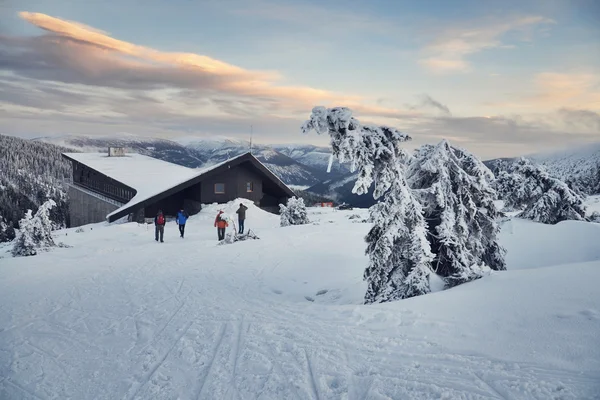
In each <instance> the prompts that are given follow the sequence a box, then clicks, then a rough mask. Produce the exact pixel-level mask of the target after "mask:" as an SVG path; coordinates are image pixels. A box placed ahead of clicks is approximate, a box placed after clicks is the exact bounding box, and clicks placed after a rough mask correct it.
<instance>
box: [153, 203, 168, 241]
mask: <svg viewBox="0 0 600 400" xmlns="http://www.w3.org/2000/svg"><path fill="white" fill-rule="evenodd" d="M166 222H167V219H166V218H165V216H164V215H163V212H162V210H158V214H157V215H156V217H154V226H155V228H154V239H155V240H156V241H157V242H158V236H159V233H160V242H161V243H163V235H164V234H165V223H166Z"/></svg>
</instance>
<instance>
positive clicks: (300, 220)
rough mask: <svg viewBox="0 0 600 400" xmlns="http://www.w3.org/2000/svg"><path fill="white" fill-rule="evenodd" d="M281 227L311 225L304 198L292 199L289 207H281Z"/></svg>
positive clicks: (289, 201) (288, 204)
mask: <svg viewBox="0 0 600 400" xmlns="http://www.w3.org/2000/svg"><path fill="white" fill-rule="evenodd" d="M279 214H280V225H281V226H290V225H304V224H308V223H310V221H309V220H308V213H307V211H306V205H304V199H303V198H296V197H292V198H290V199H289V200H288V202H287V205H283V204H280V205H279Z"/></svg>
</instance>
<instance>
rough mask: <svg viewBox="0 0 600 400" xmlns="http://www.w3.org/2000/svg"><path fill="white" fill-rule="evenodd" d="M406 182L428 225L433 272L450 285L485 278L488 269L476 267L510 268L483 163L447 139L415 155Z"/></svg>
mask: <svg viewBox="0 0 600 400" xmlns="http://www.w3.org/2000/svg"><path fill="white" fill-rule="evenodd" d="M407 180H408V182H409V185H410V187H411V189H412V190H413V191H414V193H415V195H416V196H417V197H418V199H419V201H420V203H421V205H422V206H423V211H424V215H425V219H426V220H427V223H428V235H427V238H428V240H429V243H430V245H431V250H432V252H433V253H434V254H435V258H434V259H433V262H432V265H433V270H434V271H435V272H436V273H437V274H438V275H440V276H441V277H443V278H444V279H445V280H446V283H447V286H448V287H451V286H455V285H457V284H460V283H464V282H467V281H470V280H473V279H477V278H479V277H481V276H482V275H481V274H483V273H484V271H485V270H484V269H482V268H479V267H476V266H477V265H486V266H487V267H489V268H491V269H493V270H504V269H506V267H505V262H504V255H505V250H504V249H503V248H502V247H500V245H499V244H498V234H499V233H500V227H499V226H498V223H497V222H496V220H497V218H498V216H499V215H498V210H497V209H496V206H495V204H494V199H495V198H496V193H495V190H494V189H493V187H492V183H493V181H494V175H493V174H492V172H491V171H490V170H489V169H488V168H487V167H486V166H485V165H484V164H483V162H481V161H480V160H479V159H478V158H477V157H475V156H474V155H473V154H470V153H468V152H467V151H466V150H463V149H458V148H455V147H452V146H450V144H449V143H448V142H447V141H446V140H443V141H442V142H440V143H439V144H438V145H436V146H431V145H424V146H422V147H421V148H420V149H418V150H417V151H416V152H415V155H414V157H413V158H412V159H411V161H410V164H409V167H408V170H407Z"/></svg>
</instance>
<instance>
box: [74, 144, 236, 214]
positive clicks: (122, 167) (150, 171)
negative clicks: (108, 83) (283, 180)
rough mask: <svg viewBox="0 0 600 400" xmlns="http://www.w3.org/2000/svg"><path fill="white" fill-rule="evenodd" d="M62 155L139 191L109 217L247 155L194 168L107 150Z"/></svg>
mask: <svg viewBox="0 0 600 400" xmlns="http://www.w3.org/2000/svg"><path fill="white" fill-rule="evenodd" d="M63 154H64V155H65V156H67V157H69V158H71V159H73V160H75V161H78V162H80V163H82V164H84V165H87V166H88V167H90V168H92V169H94V170H96V171H98V172H100V173H102V174H104V175H106V176H108V177H110V178H113V179H115V180H117V181H119V182H121V183H123V184H125V185H127V186H130V187H132V188H133V189H135V190H136V194H135V196H134V197H133V198H132V199H131V200H130V201H129V202H128V203H126V204H124V205H123V206H121V207H120V208H118V209H116V210H115V211H113V212H111V213H110V214H108V215H107V216H106V217H107V218H108V217H110V216H111V215H114V214H116V213H118V212H120V211H121V210H123V209H125V208H129V207H131V206H134V205H136V204H138V203H141V202H143V201H144V200H147V199H149V198H151V197H154V196H156V195H158V194H160V193H162V192H164V191H166V190H169V189H171V188H173V187H175V186H177V185H180V184H182V183H184V182H187V181H189V180H190V179H193V178H195V177H197V176H200V175H203V174H205V173H207V172H209V171H211V170H213V169H215V168H218V167H220V166H221V165H224V164H226V163H228V162H231V161H233V160H235V159H237V158H239V157H242V156H243V155H245V154H242V155H239V156H237V157H233V158H230V159H229V160H226V161H223V162H222V163H219V164H215V165H211V166H210V167H207V168H200V169H192V168H187V167H183V166H181V165H177V164H173V163H170V162H167V161H162V160H159V159H156V158H152V157H148V156H144V155H141V154H136V153H129V154H127V155H125V156H122V157H109V156H108V155H107V154H105V153H63Z"/></svg>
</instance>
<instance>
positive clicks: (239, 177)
mask: <svg viewBox="0 0 600 400" xmlns="http://www.w3.org/2000/svg"><path fill="white" fill-rule="evenodd" d="M248 182H252V184H253V186H254V188H253V191H252V192H250V193H248V192H247V191H246V184H247V183H248ZM217 183H223V184H225V193H223V194H219V193H215V184H217ZM201 194H202V203H204V204H211V203H226V202H228V201H231V200H235V199H237V198H239V197H241V198H245V199H248V200H252V201H254V202H255V203H256V204H257V205H258V204H259V203H260V200H261V198H262V177H261V176H260V175H259V174H258V173H256V172H255V171H254V168H253V167H252V166H251V165H250V164H247V163H244V164H240V165H238V166H235V167H233V168H231V169H228V170H227V171H225V172H224V173H222V174H219V175H217V176H214V177H210V178H208V179H206V180H204V181H202V187H201Z"/></svg>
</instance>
